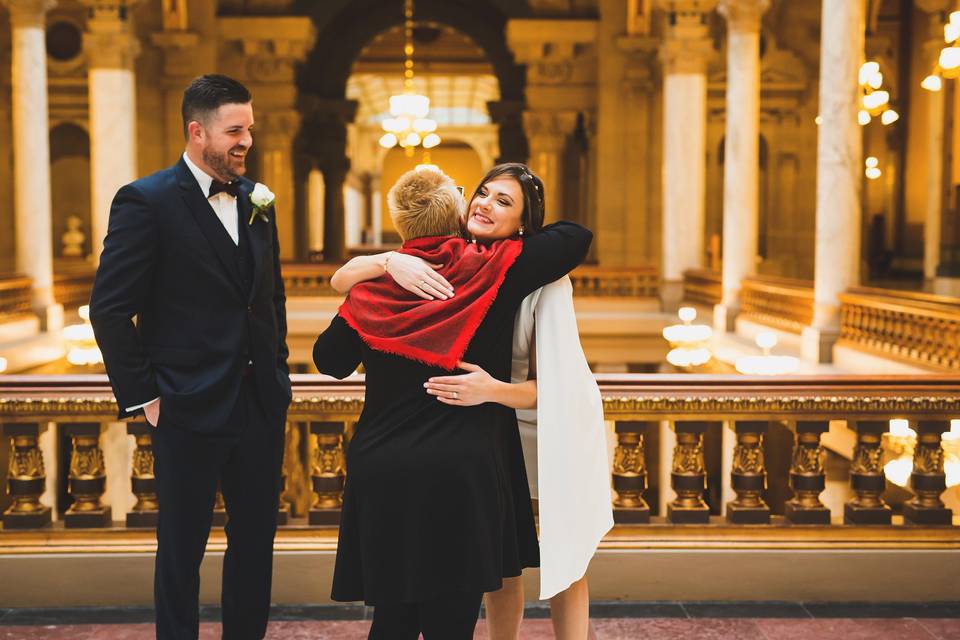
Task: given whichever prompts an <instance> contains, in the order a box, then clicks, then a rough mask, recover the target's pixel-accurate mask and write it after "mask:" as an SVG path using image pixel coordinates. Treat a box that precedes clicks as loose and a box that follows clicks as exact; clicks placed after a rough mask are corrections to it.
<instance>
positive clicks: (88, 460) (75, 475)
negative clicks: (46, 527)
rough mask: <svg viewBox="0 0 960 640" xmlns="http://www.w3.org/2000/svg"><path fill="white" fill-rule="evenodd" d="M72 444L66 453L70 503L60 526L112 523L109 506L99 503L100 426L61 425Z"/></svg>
mask: <svg viewBox="0 0 960 640" xmlns="http://www.w3.org/2000/svg"><path fill="white" fill-rule="evenodd" d="M63 428H64V429H65V432H66V433H67V435H69V436H70V439H71V441H72V443H73V451H72V452H71V453H70V476H69V492H70V495H71V496H73V504H72V505H70V508H69V509H67V512H66V513H65V514H64V516H63V520H64V525H65V526H66V527H67V528H68V529H74V528H85V529H86V528H104V527H109V526H111V524H113V521H112V518H111V515H112V513H111V509H110V507H109V506H105V505H104V504H103V502H101V498H102V497H103V493H104V491H106V488H107V474H106V467H105V466H104V464H103V449H101V448H100V432H101V429H102V427H101V425H100V424H99V423H97V422H82V423H72V424H64V425H63Z"/></svg>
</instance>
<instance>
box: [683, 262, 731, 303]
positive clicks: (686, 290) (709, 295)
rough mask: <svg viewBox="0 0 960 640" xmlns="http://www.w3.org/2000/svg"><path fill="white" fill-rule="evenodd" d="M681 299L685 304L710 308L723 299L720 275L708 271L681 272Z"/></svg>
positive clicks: (690, 270) (689, 270) (691, 270)
mask: <svg viewBox="0 0 960 640" xmlns="http://www.w3.org/2000/svg"><path fill="white" fill-rule="evenodd" d="M683 299H684V301H685V302H690V303H693V304H702V305H705V306H708V307H712V306H713V305H715V304H720V301H721V300H722V299H723V285H722V279H721V277H720V274H719V273H717V272H716V271H710V270H708V269H688V270H687V271H684V272H683Z"/></svg>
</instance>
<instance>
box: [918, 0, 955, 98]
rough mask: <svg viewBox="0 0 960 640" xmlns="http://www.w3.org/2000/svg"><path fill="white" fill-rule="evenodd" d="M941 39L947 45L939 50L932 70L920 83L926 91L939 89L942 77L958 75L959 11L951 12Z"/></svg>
mask: <svg viewBox="0 0 960 640" xmlns="http://www.w3.org/2000/svg"><path fill="white" fill-rule="evenodd" d="M943 40H944V42H945V43H946V44H947V46H945V47H944V48H942V49H941V50H940V56H939V58H938V59H937V64H936V65H934V68H933V72H932V73H930V75H928V76H927V77H926V78H924V79H923V82H921V83H920V86H921V87H923V88H924V89H926V90H927V91H940V89H942V88H943V78H951V79H952V78H958V77H960V46H958V45H960V42H958V41H960V11H954V12H953V13H951V14H950V18H949V20H948V22H947V24H945V25H943Z"/></svg>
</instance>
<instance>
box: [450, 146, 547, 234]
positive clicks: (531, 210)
mask: <svg viewBox="0 0 960 640" xmlns="http://www.w3.org/2000/svg"><path fill="white" fill-rule="evenodd" d="M501 176H510V177H512V178H514V179H516V181H517V182H518V183H519V184H520V191H521V193H523V213H521V214H520V224H521V225H523V232H524V233H525V234H531V233H536V232H537V231H540V229H541V228H542V227H543V195H544V194H543V180H541V179H540V178H539V177H537V174H535V173H534V172H533V171H530V168H529V167H527V165H525V164H523V163H522V162H505V163H503V164H498V165H497V166H495V167H494V168H493V169H490V171H488V172H487V175H485V176H483V180H481V181H480V184H478V185H477V188H476V190H475V191H474V192H473V195H472V196H470V201H469V203H468V205H467V212H468V213H467V215H469V210H470V204H472V203H473V201H474V199H475V198H476V197H477V194H478V193H479V192H480V189H482V188H483V187H484V185H486V184H487V183H488V182H490V181H491V180H494V179H496V178H499V177H501Z"/></svg>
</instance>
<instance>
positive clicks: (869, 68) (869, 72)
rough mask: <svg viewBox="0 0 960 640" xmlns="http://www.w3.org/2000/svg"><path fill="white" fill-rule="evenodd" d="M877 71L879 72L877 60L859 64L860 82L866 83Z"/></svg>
mask: <svg viewBox="0 0 960 640" xmlns="http://www.w3.org/2000/svg"><path fill="white" fill-rule="evenodd" d="M877 73H880V64H879V63H878V62H874V61H873V60H871V61H869V62H864V63H863V64H862V65H861V66H860V74H859V79H860V84H867V83H868V82H869V81H870V78H871V77H872V76H873V75H875V74H877Z"/></svg>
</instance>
